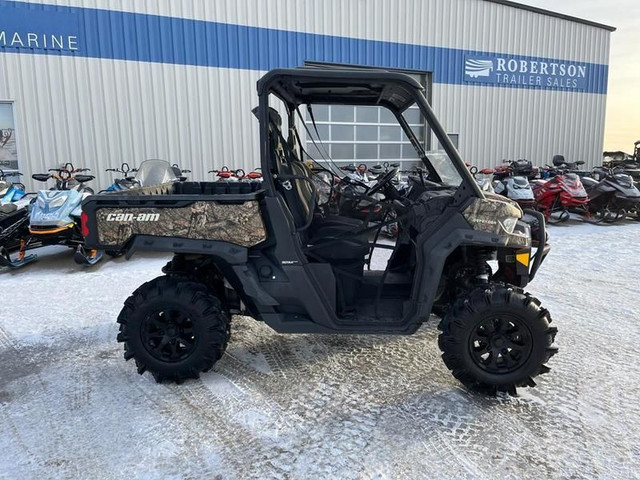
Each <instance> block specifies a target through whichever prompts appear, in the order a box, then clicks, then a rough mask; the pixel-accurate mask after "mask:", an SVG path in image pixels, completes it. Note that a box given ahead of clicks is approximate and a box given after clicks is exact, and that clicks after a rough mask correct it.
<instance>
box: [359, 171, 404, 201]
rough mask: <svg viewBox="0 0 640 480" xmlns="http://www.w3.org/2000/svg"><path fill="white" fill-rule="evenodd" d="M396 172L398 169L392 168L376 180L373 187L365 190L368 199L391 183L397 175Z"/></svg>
mask: <svg viewBox="0 0 640 480" xmlns="http://www.w3.org/2000/svg"><path fill="white" fill-rule="evenodd" d="M398 170H399V168H398V167H394V168H392V169H391V170H389V171H388V172H387V173H385V174H384V175H383V176H382V177H380V178H378V180H377V181H376V184H375V185H374V186H373V187H371V188H370V189H369V190H367V192H366V193H365V195H368V196H369V197H370V196H372V195H374V194H376V193H378V192H379V191H380V190H382V189H383V188H385V187H386V186H387V185H388V184H389V183H391V180H393V179H394V178H395V176H396V175H397V174H398Z"/></svg>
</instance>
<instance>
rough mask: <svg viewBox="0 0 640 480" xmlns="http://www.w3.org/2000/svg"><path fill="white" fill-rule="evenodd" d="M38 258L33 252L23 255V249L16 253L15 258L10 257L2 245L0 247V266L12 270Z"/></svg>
mask: <svg viewBox="0 0 640 480" xmlns="http://www.w3.org/2000/svg"><path fill="white" fill-rule="evenodd" d="M37 259H38V256H37V255H35V254H33V253H32V254H31V255H25V254H24V251H21V252H20V254H19V255H18V258H17V259H15V260H12V259H11V255H9V252H7V250H6V249H5V248H4V247H1V248H0V267H7V268H10V269H12V270H17V269H18V268H22V267H24V266H25V265H27V264H29V263H32V262H35V261H36V260H37Z"/></svg>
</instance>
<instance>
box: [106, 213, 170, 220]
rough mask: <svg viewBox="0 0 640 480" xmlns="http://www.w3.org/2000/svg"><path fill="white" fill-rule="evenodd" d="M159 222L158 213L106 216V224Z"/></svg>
mask: <svg viewBox="0 0 640 480" xmlns="http://www.w3.org/2000/svg"><path fill="white" fill-rule="evenodd" d="M158 220H160V214H159V213H138V214H136V215H134V214H133V213H110V214H108V215H107V222H133V221H136V222H157V221H158Z"/></svg>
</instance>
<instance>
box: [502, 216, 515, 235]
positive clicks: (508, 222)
mask: <svg viewBox="0 0 640 480" xmlns="http://www.w3.org/2000/svg"><path fill="white" fill-rule="evenodd" d="M501 223H502V226H503V227H504V229H505V230H506V231H507V233H513V230H514V229H515V228H516V223H518V219H517V218H515V217H511V218H505V219H504V220H502V222H501Z"/></svg>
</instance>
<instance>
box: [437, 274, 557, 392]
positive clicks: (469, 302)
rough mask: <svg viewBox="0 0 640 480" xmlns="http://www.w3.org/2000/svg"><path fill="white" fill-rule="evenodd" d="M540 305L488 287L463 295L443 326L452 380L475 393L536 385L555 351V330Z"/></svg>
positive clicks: (513, 289)
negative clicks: (535, 378)
mask: <svg viewBox="0 0 640 480" xmlns="http://www.w3.org/2000/svg"><path fill="white" fill-rule="evenodd" d="M550 322H551V316H550V315H549V312H548V311H547V310H546V309H544V308H541V307H540V302H539V301H538V300H537V299H536V298H534V297H532V296H531V295H529V294H527V293H524V292H522V291H521V290H520V289H518V288H516V287H510V286H505V285H495V284H492V285H487V286H486V287H481V288H477V289H475V290H472V291H471V292H470V293H467V294H466V295H463V296H461V297H460V298H458V299H457V300H456V301H455V303H454V304H453V306H452V308H451V309H449V311H448V312H447V314H446V315H445V317H444V319H443V320H442V322H441V323H440V326H439V328H440V330H442V333H441V334H440V337H439V338H438V344H439V346H440V349H441V350H442V359H443V360H444V363H445V365H446V366H447V368H448V369H449V370H451V372H452V373H453V376H454V377H456V378H457V379H458V380H460V381H461V382H462V383H463V384H464V385H465V386H467V387H468V388H470V389H472V390H477V391H482V392H485V393H489V394H495V393H496V392H498V391H504V392H508V393H511V394H515V393H516V387H524V386H531V387H533V386H535V382H534V381H533V378H534V377H535V376H537V375H539V374H542V373H546V372H548V371H549V367H547V366H546V365H545V364H546V362H547V361H548V360H549V358H551V357H552V356H553V355H554V354H555V353H556V351H557V349H556V348H555V347H553V346H552V344H553V342H554V339H555V335H556V332H557V329H556V328H554V327H550V326H549V323H550Z"/></svg>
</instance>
